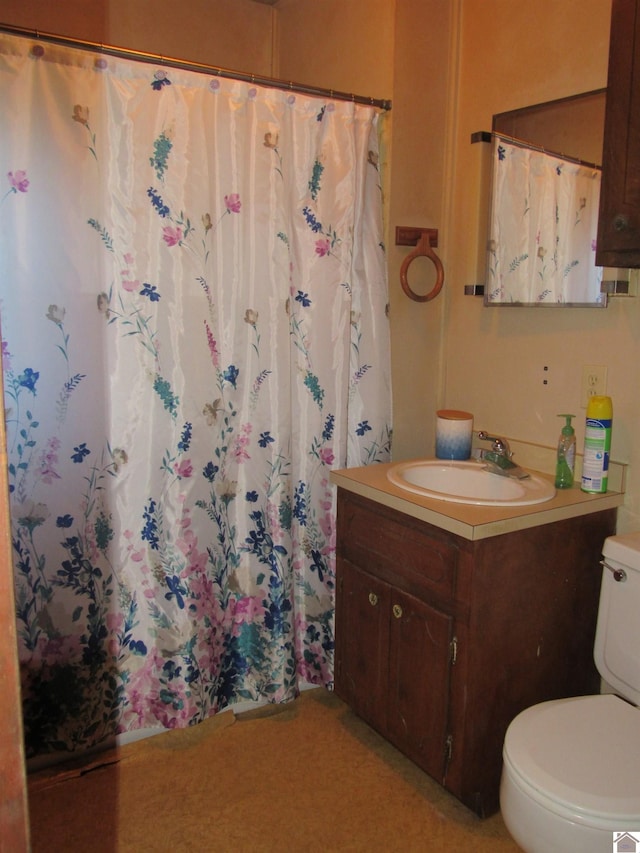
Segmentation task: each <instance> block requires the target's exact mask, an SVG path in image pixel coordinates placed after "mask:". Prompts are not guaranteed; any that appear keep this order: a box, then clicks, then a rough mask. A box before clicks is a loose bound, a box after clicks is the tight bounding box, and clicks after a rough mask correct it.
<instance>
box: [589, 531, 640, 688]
mask: <svg viewBox="0 0 640 853" xmlns="http://www.w3.org/2000/svg"><path fill="white" fill-rule="evenodd" d="M602 555H603V561H602V565H603V570H602V586H601V588H600V606H599V609H598V625H597V628H596V642H595V649H594V659H595V663H596V666H597V667H598V671H599V672H600V675H601V676H602V677H603V679H604V680H605V681H606V682H607V684H609V685H610V686H611V687H612V688H613V689H614V690H615V691H616V693H619V694H620V695H621V696H624V697H625V699H628V700H629V701H630V702H633V703H634V705H640V618H639V614H640V533H626V534H621V535H619V536H609V538H608V539H606V540H605V543H604V546H603V548H602Z"/></svg>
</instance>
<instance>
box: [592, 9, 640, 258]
mask: <svg viewBox="0 0 640 853" xmlns="http://www.w3.org/2000/svg"><path fill="white" fill-rule="evenodd" d="M596 263H597V264H600V265H601V266H607V267H640V0H613V6H612V15H611V39H610V47H609V78H608V84H607V105H606V111H605V129H604V150H603V160H602V190H601V195H600V216H599V221H598V241H597V251H596Z"/></svg>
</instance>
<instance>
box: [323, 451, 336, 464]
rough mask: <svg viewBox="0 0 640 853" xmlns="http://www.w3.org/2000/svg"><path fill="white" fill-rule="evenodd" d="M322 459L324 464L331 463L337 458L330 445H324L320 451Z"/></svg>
mask: <svg viewBox="0 0 640 853" xmlns="http://www.w3.org/2000/svg"><path fill="white" fill-rule="evenodd" d="M319 456H320V461H321V462H322V464H323V465H331V464H332V463H333V461H334V459H335V458H336V457H335V456H334V454H333V450H332V449H331V448H330V447H323V448H322V450H321V451H320V454H319Z"/></svg>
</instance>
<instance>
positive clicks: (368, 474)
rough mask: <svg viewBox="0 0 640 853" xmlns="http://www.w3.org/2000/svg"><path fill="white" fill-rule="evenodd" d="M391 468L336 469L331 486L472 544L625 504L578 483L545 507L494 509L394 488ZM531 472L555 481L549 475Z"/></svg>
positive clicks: (617, 494) (385, 465) (558, 492)
mask: <svg viewBox="0 0 640 853" xmlns="http://www.w3.org/2000/svg"><path fill="white" fill-rule="evenodd" d="M393 464H394V463H392V462H388V463H383V464H375V465H367V466H365V467H363V468H343V469H340V470H337V471H332V472H331V482H332V483H334V485H336V486H339V487H340V488H342V489H346V490H347V491H349V492H353V493H355V494H357V495H361V496H362V497H365V498H369V499H370V500H373V501H377V502H378V503H380V504H383V505H384V506H387V507H390V508H391V509H395V510H398V511H399V512H403V513H405V514H406V515H410V516H413V517H414V518H418V519H421V520H422V521H426V522H428V523H429V524H433V525H435V526H436V527H440V528H441V529H442V530H447V531H449V532H450V533H455V534H457V535H459V536H463V537H464V538H465V539H472V540H475V539H486V538H487V537H489V536H498V535H500V534H501V533H510V532H512V531H514V530H524V529H526V528H529V527H538V526H539V525H541V524H550V523H551V522H554V521H562V520H563V519H566V518H575V517H577V516H579V515H588V514H589V513H592V512H600V511H601V510H606V509H614V508H616V507H619V506H621V505H622V503H623V500H624V494H623V493H622V492H616V491H608V492H606V493H605V494H603V495H590V494H587V493H586V492H583V491H581V489H580V486H579V485H574V486H573V488H571V489H562V490H556V495H555V497H554V498H552V499H551V500H549V501H545V503H540V504H533V505H531V506H517V507H507V506H499V507H495V506H494V507H491V506H474V505H471V504H459V503H451V502H449V501H443V500H437V499H435V498H429V497H426V496H422V495H418V494H413V493H412V492H408V491H405V490H404V489H401V488H400V487H399V486H395V485H394V484H393V483H392V482H391V481H390V480H389V479H388V478H387V471H388V470H389V468H391V467H392V466H393ZM529 470H531V472H532V473H536V474H538V475H539V476H540V477H544V478H545V479H547V480H549V481H551V482H553V477H552V476H550V475H549V474H544V473H542V472H539V471H536V472H534V471H533V470H532V469H529Z"/></svg>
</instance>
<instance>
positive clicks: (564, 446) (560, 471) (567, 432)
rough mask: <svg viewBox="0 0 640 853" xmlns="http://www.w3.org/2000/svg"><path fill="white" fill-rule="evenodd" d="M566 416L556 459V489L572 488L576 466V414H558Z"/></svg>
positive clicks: (561, 416) (562, 416)
mask: <svg viewBox="0 0 640 853" xmlns="http://www.w3.org/2000/svg"><path fill="white" fill-rule="evenodd" d="M558 417H559V418H565V419H566V423H565V425H564V426H563V427H562V432H561V433H560V438H559V440H558V457H557V461H556V482H555V486H556V489H570V488H571V487H572V486H573V471H574V468H575V466H576V433H575V430H574V428H573V427H572V426H571V418H575V415H558Z"/></svg>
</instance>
